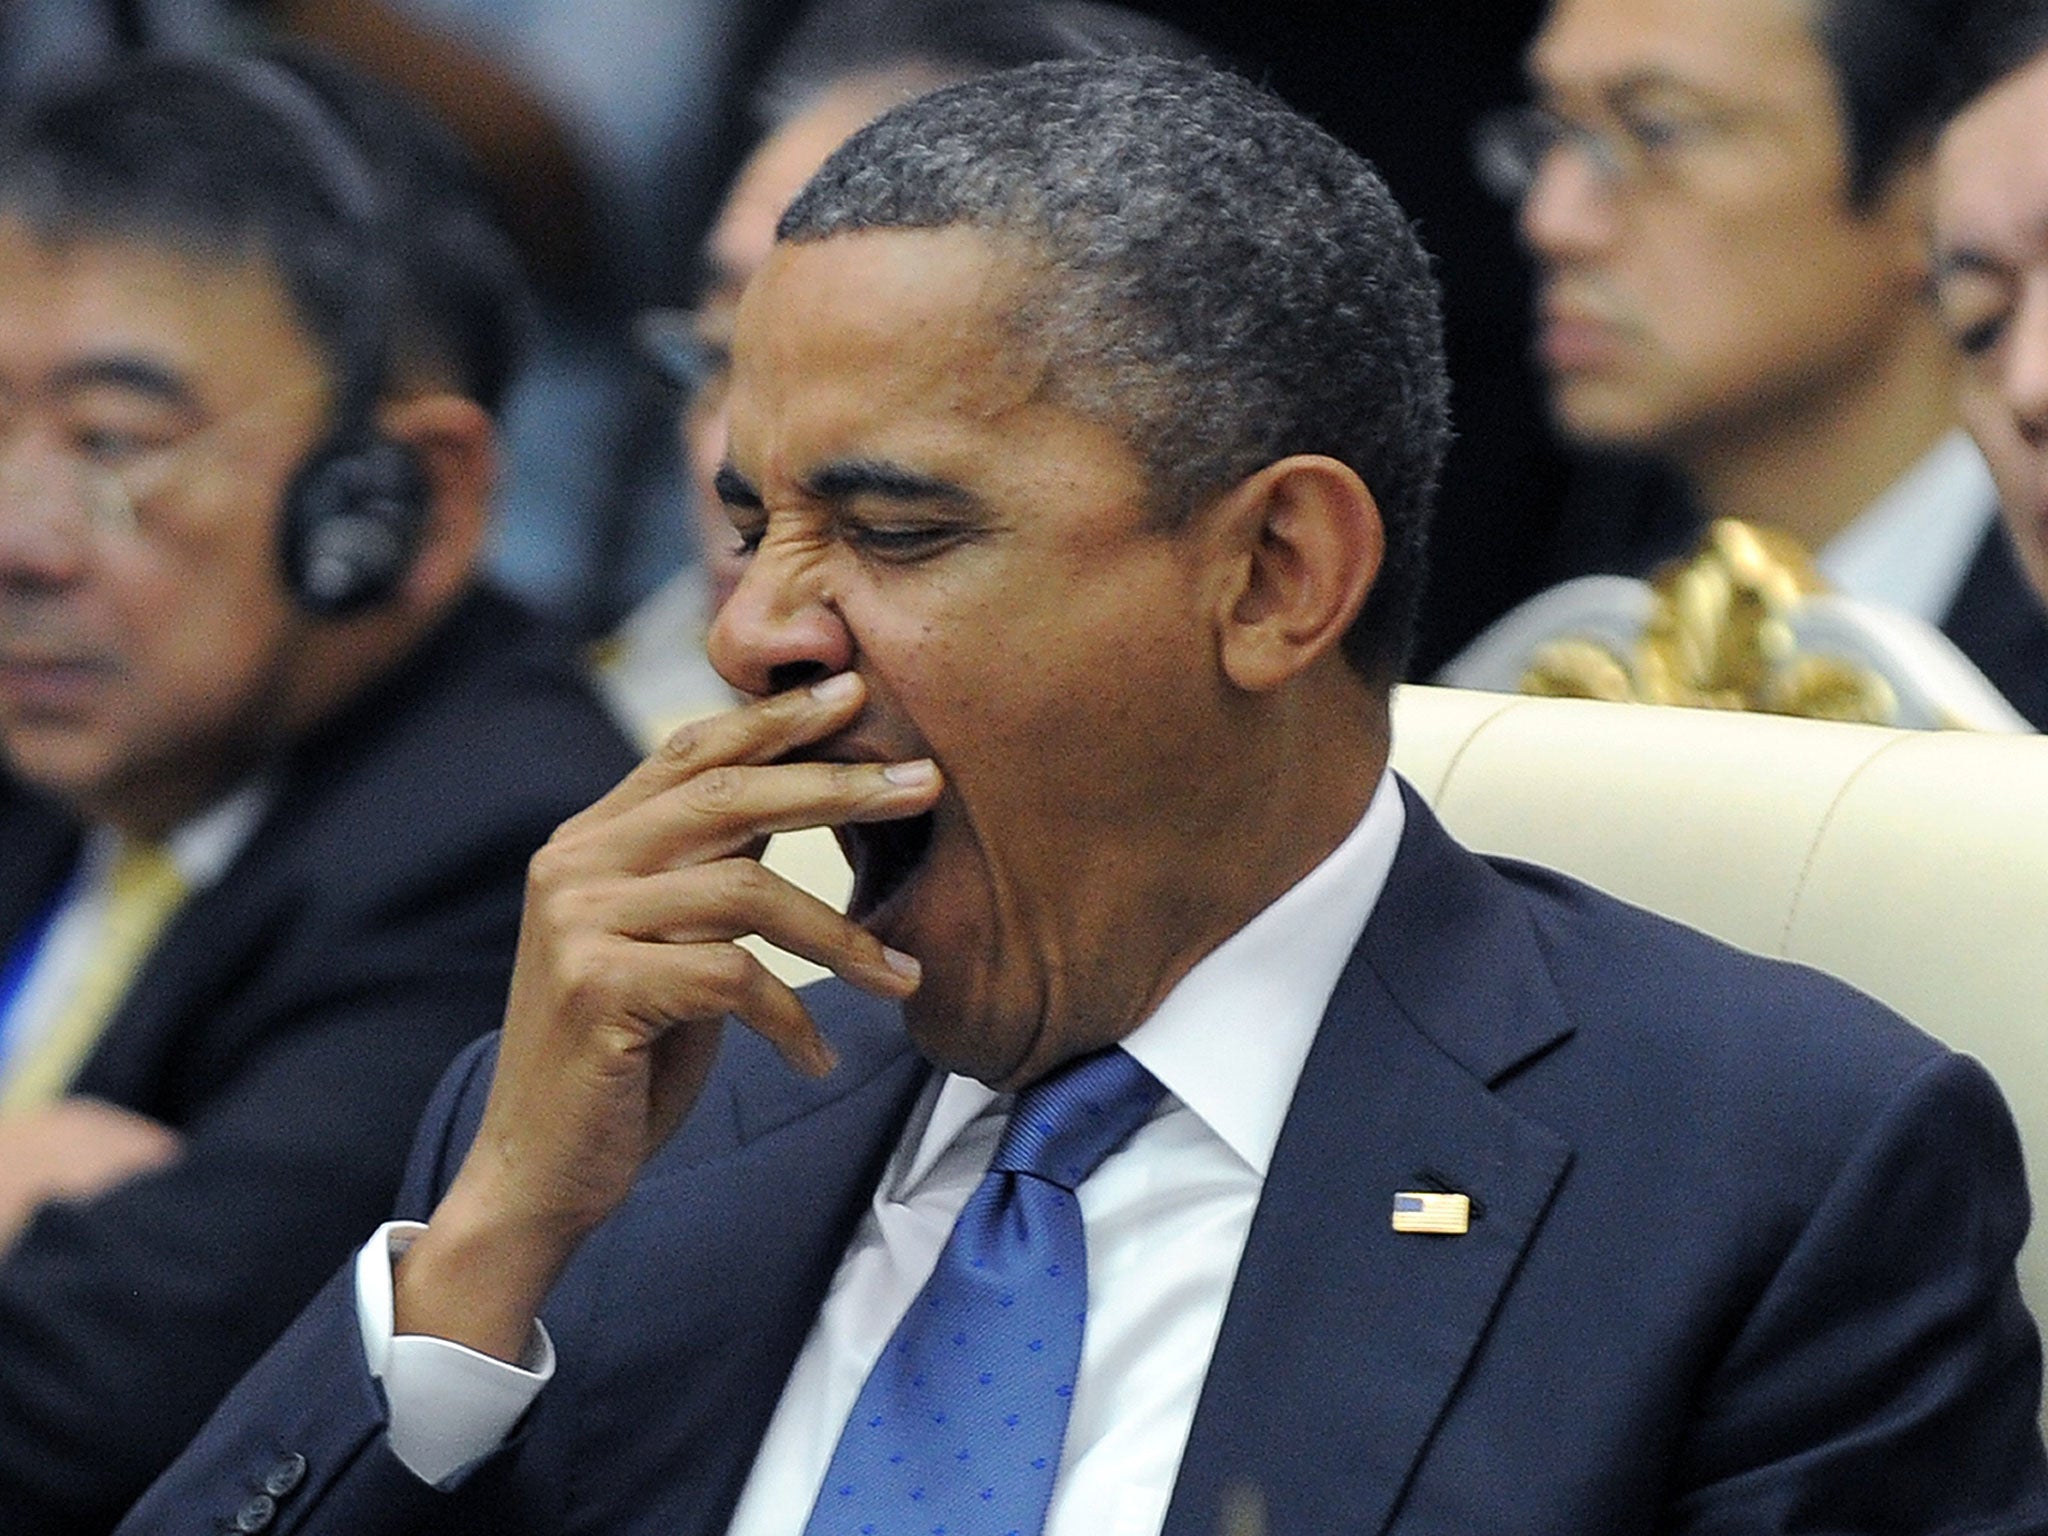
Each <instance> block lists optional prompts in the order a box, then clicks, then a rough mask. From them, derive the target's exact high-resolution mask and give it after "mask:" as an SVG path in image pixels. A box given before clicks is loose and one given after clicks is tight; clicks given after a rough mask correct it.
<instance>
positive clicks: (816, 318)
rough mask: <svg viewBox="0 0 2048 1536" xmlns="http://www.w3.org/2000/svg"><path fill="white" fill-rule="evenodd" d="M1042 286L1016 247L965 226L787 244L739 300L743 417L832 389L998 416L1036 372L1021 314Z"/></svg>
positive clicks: (737, 352)
mask: <svg viewBox="0 0 2048 1536" xmlns="http://www.w3.org/2000/svg"><path fill="white" fill-rule="evenodd" d="M1037 279H1038V274H1037V271H1036V269H1035V268H1034V267H1033V266H1032V265H1031V264H1029V263H1028V262H1026V261H1025V260H1024V259H1023V258H1022V256H1021V255H1020V253H1019V252H1018V250H1017V248H1016V247H1015V246H1014V245H1012V244H1011V243H1009V242H1007V241H1005V240H1003V239H1001V238H999V237H996V236H992V235H990V234H987V233H985V232H983V231H980V230H977V229H972V228H969V227H966V226H955V227H952V228H947V229H938V230H897V229H888V230H863V231H860V232H857V233H850V234H836V235H831V236H828V237H826V238H825V239H822V240H807V241H784V242H782V243H780V244H778V245H777V246H776V247H775V249H774V250H773V251H772V252H771V253H770V255H769V257H768V260H767V261H766V263H764V264H763V266H762V269H761V271H760V273H759V274H758V275H757V276H756V277H755V278H754V280H753V281H752V282H751V283H749V284H748V286H747V290H746V293H745V295H744V296H743V298H742V300H741V303H740V309H739V315H738V318H737V322H736V325H735V328H734V333H733V400H734V412H735V417H736V418H737V416H738V415H739V413H740V410H741V408H742V404H743V402H752V403H753V404H755V405H757V406H758V405H763V404H777V403H786V402H787V401H788V400H789V399H790V398H791V395H792V392H795V391H800V390H803V389H805V388H807V387H810V386H817V385H823V384H827V383H829V384H831V385H833V386H834V387H846V386H855V387H858V388H861V389H863V390H865V391H867V392H869V393H871V394H873V395H874V396H876V397H877V398H884V397H889V396H891V395H899V396H903V397H905V398H906V399H914V398H920V397H921V398H923V399H924V400H925V401H926V402H927V403H929V404H931V405H933V406H944V407H945V408H948V409H954V410H964V411H981V412H994V411H998V410H1000V409H1002V408H1003V406H1004V405H1005V404H1006V403H1010V402H1012V401H1014V399H1015V398H1016V396H1017V392H1018V390H1019V389H1020V388H1021V387H1028V386H1026V385H1025V384H1024V383H1023V382H1022V381H1023V379H1024V377H1025V376H1026V375H1030V374H1032V373H1033V371H1034V370H1033V368H1032V366H1031V364H1032V363H1033V362H1034V361H1035V358H1034V354H1035V352H1036V351H1037V349H1036V348H1034V347H1033V346H1032V345H1031V343H1030V338H1029V337H1028V336H1025V335H1023V334H1021V333H1020V329H1019V318H1020V316H1021V315H1022V314H1023V312H1024V308H1025V305H1026V303H1027V301H1028V298H1029V295H1030V294H1031V293H1032V292H1033V291H1034V288H1035V286H1036V283H1037Z"/></svg>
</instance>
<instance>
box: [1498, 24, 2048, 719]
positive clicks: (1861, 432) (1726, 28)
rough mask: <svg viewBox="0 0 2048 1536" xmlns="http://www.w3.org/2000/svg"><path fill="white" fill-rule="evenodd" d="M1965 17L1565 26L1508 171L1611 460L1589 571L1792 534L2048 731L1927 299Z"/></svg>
mask: <svg viewBox="0 0 2048 1536" xmlns="http://www.w3.org/2000/svg"><path fill="white" fill-rule="evenodd" d="M1946 7H1947V0H1556V3H1555V4H1553V6H1552V7H1551V10H1550V12H1549V14H1548V16H1547V17H1546V19H1545V22H1544V25H1543V27H1542V28H1541V30H1540V31H1539V33H1538V34H1537V37H1536V39H1535V41H1534V42H1533V44H1532V46H1531V48H1530V51H1529V55H1528V74H1529V78H1530V81H1531V84H1532V87H1533V91H1534V95H1535V101H1534V103H1533V105H1531V106H1530V107H1528V108H1527V109H1525V110H1523V111H1521V112H1518V113H1514V114H1509V115H1505V116H1503V117H1500V118H1497V119H1495V120H1494V121H1493V122H1492V123H1491V124H1490V126H1489V129H1488V131H1487V133H1486V134H1485V135H1484V136H1483V139H1482V145H1481V155H1482V163H1483V164H1484V165H1485V166H1487V167H1488V168H1489V169H1490V171H1491V173H1492V175H1493V177H1494V179H1495V181H1496V184H1497V185H1498V186H1499V187H1500V188H1501V190H1503V191H1504V192H1506V193H1508V194H1510V195H1512V196H1514V197H1516V198H1517V199H1519V202H1520V210H1521V232H1522V237H1523V239H1524V242H1525V243H1526V245H1527V247H1528V249H1529V251H1530V253H1531V255H1532V257H1533V258H1534V261H1535V265H1536V268H1537V278H1538V299H1537V311H1536V332H1535V347H1536V354H1537V358H1538V361H1539V363H1540V364H1541V366H1542V367H1543V369H1544V371H1545V373H1546V375H1547V378H1548V382H1549V396H1550V409H1551V412H1552V415H1553V417H1554V419H1555V421H1556V423H1557V425H1558V428H1559V429H1560V430H1561V431H1562V432H1563V434H1564V435H1565V436H1566V437H1567V438H1568V439H1569V440H1570V441H1572V442H1573V443H1575V444H1577V445H1578V446H1580V447H1582V448H1584V449H1587V450H1593V451H1595V452H1596V453H1598V454H1619V455H1624V456H1627V457H1628V458H1629V459H1630V460H1633V461H1635V463H1637V464H1639V465H1641V466H1644V467H1643V468H1641V469H1637V468H1624V467H1620V466H1619V465H1617V464H1615V463H1614V462H1612V461H1610V462H1608V463H1606V464H1604V465H1602V466H1601V467H1598V468H1594V469H1592V470H1591V471H1590V472H1589V473H1588V474H1587V476H1586V478H1585V480H1584V482H1583V483H1582V485H1581V487H1580V491H1579V494H1578V496H1577V498H1576V506H1575V512H1574V514H1573V516H1572V517H1570V518H1568V519H1567V528H1566V532H1565V534H1564V537H1565V539H1566V540H1567V547H1566V548H1565V550H1564V552H1563V554H1564V559H1565V562H1566V566H1567V569H1568V570H1569V571H1570V572H1571V573H1577V572H1583V571H1590V570H1611V571H1623V572H1631V573H1634V572H1642V571H1647V570H1648V569H1649V568H1650V567H1652V566H1653V565H1655V564H1656V563H1658V562H1659V561H1660V560H1661V559H1663V558H1665V557H1668V556H1671V555H1675V554H1678V553H1681V552H1683V551H1684V550H1685V549H1686V548H1687V547H1688V546H1690V544H1691V543H1692V541H1693V539H1694V538H1695V537H1696V536H1697V534H1698V532H1699V530H1700V529H1701V528H1702V527H1703V526H1704V524H1705V522H1707V521H1708V520H1711V519H1718V518H1734V519H1738V520H1741V521H1744V522H1747V523H1750V524H1755V525H1760V526H1765V527H1769V528H1774V529H1778V530H1781V531H1782V532H1784V533H1786V534H1789V535H1791V536H1792V537H1793V538H1794V539H1795V540H1797V541H1798V542H1799V543H1800V544H1801V545H1803V546H1804V547H1805V548H1806V549H1807V550H1809V551H1811V552H1812V554H1813V555H1814V558H1815V562H1816V564H1817V567H1818V570H1819V573H1820V575H1821V576H1822V577H1823V578H1825V579H1826V580H1827V581H1828V582H1829V583H1830V584H1832V586H1833V587H1835V588H1836V589H1837V590H1839V591H1841V592H1844V593H1846V594H1848V595H1850V596H1852V597H1855V598H1859V599H1862V600H1865V601H1867V602H1871V603H1874V604H1878V605H1882V606H1883V607H1886V608H1889V609H1893V610H1897V611H1899V612H1902V613H1906V614H1911V615H1914V616H1916V617H1918V618H1920V619H1923V620H1925V621H1927V622H1928V623H1930V624H1935V625H1938V626H1939V627H1940V628H1941V629H1942V630H1943V631H1944V632H1945V633H1946V634H1947V636H1948V637H1949V639H1951V640H1952V641H1954V642H1955V644H1956V646H1957V647H1958V648H1959V649H1960V650H1961V651H1962V652H1963V653H1964V655H1965V656H1967V657H1968V658H1969V660H1970V661H1972V662H1973V663H1975V665H1976V667H1977V668H1978V669H1979V670H1981V671H1982V673H1983V674H1984V675H1985V676H1986V677H1987V678H1988V679H1989V680H1990V682H1991V684H1992V685H1993V686H1994V687H1995V688H1996V689H1997V690H1998V692H1999V693H2001V694H2003V695H2005V697H2006V698H2007V699H2009V700H2010V701H2011V702H2012V704H2013V705H2014V706H2015V707H2016V708H2017V709H2018V710H2019V711H2020V713H2021V714H2022V715H2025V716H2026V717H2027V718H2028V719H2030V720H2032V721H2033V722H2034V723H2035V724H2036V725H2041V724H2048V675H2043V674H2042V673H2040V672H2038V671H2029V670H2028V669H2027V668H2025V667H2024V666H2021V665H2017V664H2016V663H2018V661H2019V659H2020V653H2018V652H2016V650H2015V647H2014V641H2013V636H2014V632H2015V629H2016V627H2017V629H2019V630H2020V631H2030V630H2035V629H2039V630H2040V633H2041V642H2042V643H2048V620H2043V618H2042V617H2041V615H2040V613H2039V611H2038V607H2037V605H2036V604H2035V603H2034V602H2033V600H2032V599H2031V597H2030V596H2029V594H2028V593H2027V590H2026V587H2025V584H2024V582H2023V581H2022V579H2021V577H2020V574H2019V571H2018V567H2017V566H2016V564H2015V562H2014V560H2013V557H2012V551H2011V547H2010V545H2009V543H2008V541H2007V540H2006V539H2005V538H2004V537H2003V536H2002V535H2001V533H2000V532H1999V529H1998V518H1997V502H1998V498H1997V492H1996V489H1995V487H1994V485H1993V483H1992V479H1991V475H1990V473H1989V471H1988V469H1987V468H1986V465H1985V463H1984V460H1983V457H1982V455H1981V454H1980V453H1979V452H1978V451H1977V449H1976V447H1975V446H1974V445H1973V444H1972V443H1971V441H1970V439H1969V436H1968V434H1967V433H1965V432H1964V431H1963V430H1962V426H1961V423H1960V420H1959V417H1958V413H1957V409H1956V404H1955V387H1956V364H1955V358H1954V353H1953V351H1952V349H1951V347H1950V345H1949V342H1948V338H1947V337H1946V336H1945V335H1944V334H1943V332H1942V329H1941V325H1940V323H1939V321H1938V320H1937V318H1936V316H1935V313H1934V310H1933V307H1932V306H1931V305H1930V304H1929V302H1928V298H1927V292H1928V264H1927V253H1926V236H1925V223H1926V206H1927V204H1926V198H1927V181H1928V163H1927V161H1928V145H1929V140H1930V136H1931V133H1930V131H1931V120H1932V117H1933V113H1934V109H1935V105H1936V99H1937V88H1938V85H1939V71H1940V67H1941V66H1940V48H1939V46H1938V45H1939V44H1940V42H1941V41H1942V39H1943V37H1944V35H1945V34H1944V30H1943V27H1944V23H1943V18H1944V16H1945V15H1946V14H1947V9H1946Z"/></svg>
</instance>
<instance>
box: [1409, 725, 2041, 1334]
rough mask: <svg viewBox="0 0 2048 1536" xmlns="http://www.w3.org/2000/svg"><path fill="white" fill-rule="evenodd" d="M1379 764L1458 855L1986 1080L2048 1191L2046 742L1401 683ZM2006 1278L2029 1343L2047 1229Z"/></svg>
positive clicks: (2037, 1184)
mask: <svg viewBox="0 0 2048 1536" xmlns="http://www.w3.org/2000/svg"><path fill="white" fill-rule="evenodd" d="M1394 766H1395V767H1396V768H1397V769H1398V770H1399V771H1400V772H1401V773H1402V774H1403V775H1405V776H1406V777H1407V779H1408V781H1409V782H1410V783H1412V784H1413V785H1414V786H1415V788H1416V789H1417V790H1418V791H1419V792H1420V793H1421V794H1422V796H1423V797H1424V798H1425V799H1426V800H1428V801H1429V803H1430V804H1431V806H1432V807H1434V809H1435V810H1436V813H1437V814H1438V816H1440V817H1441V818H1442V819H1443V821H1444V823H1445V825H1446V826H1448V827H1449V828H1450V830H1451V831H1452V832H1453V833H1454V834H1456V836H1457V837H1458V838H1459V839H1461V840H1462V841H1463V842H1465V843H1466V844H1467V845H1468V846H1470V847H1472V848H1475V849H1478V850H1480V851H1482V852H1486V853H1500V854H1509V855H1513V856H1514V857H1517V858H1523V859H1529V860H1531V861H1533V862H1535V863H1539V864H1547V865H1550V866H1552V867H1553V868H1556V869H1561V870H1563V871H1565V872H1566V873H1568V874H1572V875H1575V876H1577V877H1579V878H1580V879H1582V880H1586V881H1588V882H1590V883H1591V884H1593V885H1596V886H1599V887H1601V888H1602V889H1603V890H1606V891H1608V892H1610V893H1611V894H1613V895H1616V896H1619V897H1622V898H1623V899H1625V900H1627V901H1631V902H1634V903H1636V904H1637V905H1639V906H1644V907H1649V908H1651V909H1652V910H1654V911H1657V912H1661V913H1664V914H1665V915H1667V916H1670V917H1675V918H1677V919H1679V920H1680V921H1682V922H1686V923H1690V924H1691V925H1692V926H1694V927H1696V928H1702V929H1704V930H1706V931H1707V932H1708V933H1711V934H1714V935H1716V936H1718V937H1720V938H1723V939H1726V940H1727V941H1729V942H1730V943H1733V944H1738V945H1740V946H1742V947H1743V948H1744V949H1749V950H1755V951H1758V952H1760V953H1763V954H1768V955H1779V956H1784V957H1786V958H1788V959H1792V960H1800V961H1804V962H1806V963H1807V964H1809V965H1812V966H1816V967H1818V968H1819V969H1821V970H1824V971H1829V972H1832V973H1833V974H1834V975H1836V976H1839V977H1841V978H1843V979H1844V980H1846V981H1848V982H1850V983H1851V984H1853V985H1855V986H1857V987H1859V988H1861V989H1862V990H1863V991H1865V992H1868V993H1870V994H1871V995H1873V996H1875V997H1877V998H1879V999H1881V1000H1882V1001H1884V1002H1886V1003H1888V1004H1890V1005H1891V1006H1892V1007H1893V1008H1895V1009H1896V1010H1898V1011H1899V1012H1900V1013H1902V1014H1904V1015H1905V1016H1906V1017H1907V1018H1909V1019H1912V1020H1913V1021H1914V1022H1915V1023H1917V1024H1919V1025H1920V1026H1921V1027H1922V1028H1923V1029H1926V1030H1928V1031H1929V1032H1931V1033H1932V1034H1935V1035H1937V1036H1939V1037H1940V1038H1941V1039H1943V1040H1945V1041H1947V1042H1948V1043H1949V1044H1950V1045H1952V1046H1954V1047H1956V1048H1957V1049H1958V1050H1963V1051H1967V1052H1968V1053H1970V1054H1971V1055H1973V1056H1975V1057H1977V1058H1978V1059H1979V1060H1980V1061H1982V1062H1983V1063H1984V1065H1985V1066H1986V1067H1988V1068H1989V1069H1990V1071H1991V1073H1992V1075H1993V1076H1994V1077H1995V1078H1996V1079H1997V1080H1998V1082H1999V1085H2000V1086H2001V1087H2002V1088H2003V1089H2004V1091H2005V1095H2006V1098H2007V1099H2008V1100H2009V1101H2010V1102H2011V1104H2012V1109H2013V1114H2014V1116H2015V1118H2016V1119H2017V1120H2018V1122H2019V1127H2020V1136H2021V1141H2022V1144H2023V1146H2024V1148H2025V1152H2026V1157H2027V1168H2028V1175H2029V1183H2030V1184H2031V1186H2032V1188H2033V1190H2034V1192H2035V1198H2036V1200H2037V1201H2039V1200H2041V1199H2042V1198H2043V1197H2044V1196H2048V737H2041V736H2000V735H1977V734H1970V733H1964V732H1956V731H1912V730H1892V729H1884V728H1880V727H1876V726H1865V725H1838V724H1831V723H1826V722H1821V721H1813V720H1797V719H1789V718H1784V717H1780V716H1771V715H1755V714H1737V713H1729V712H1721V711H1714V710H1701V709H1672V708H1660V707H1657V706H1654V705H1645V704H1605V703H1594V702H1591V701H1587V700H1580V699H1546V698H1520V697H1515V696H1511V695H1505V694H1492V693H1475V692H1465V691H1462V690H1458V689H1450V688H1427V687H1417V686H1414V685H1410V686H1407V687H1404V688H1402V689H1401V690H1400V691H1399V692H1398V694H1397V695H1396V698H1395V704H1394ZM2020 1284H2021V1287H2022V1289H2023V1290H2024V1291H2025V1293H2026V1296H2027V1300H2028V1303H2029V1305H2030V1306H2031V1307H2032V1308H2033V1310H2034V1314H2035V1316H2036V1317H2037V1318H2038V1319H2041V1320H2042V1322H2043V1324H2044V1326H2048V1235H2044V1232H2043V1229H2042V1226H2041V1225H2040V1224H2037V1225H2036V1227H2035V1229H2034V1231H2033V1234H2032V1235H2031V1236H2030V1237H2029V1239H2028V1241H2027V1245H2026V1247H2025V1249H2024V1250H2022V1252H2021V1254H2020Z"/></svg>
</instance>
